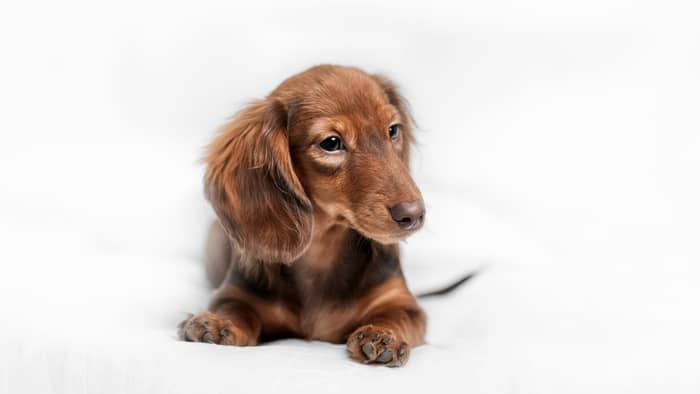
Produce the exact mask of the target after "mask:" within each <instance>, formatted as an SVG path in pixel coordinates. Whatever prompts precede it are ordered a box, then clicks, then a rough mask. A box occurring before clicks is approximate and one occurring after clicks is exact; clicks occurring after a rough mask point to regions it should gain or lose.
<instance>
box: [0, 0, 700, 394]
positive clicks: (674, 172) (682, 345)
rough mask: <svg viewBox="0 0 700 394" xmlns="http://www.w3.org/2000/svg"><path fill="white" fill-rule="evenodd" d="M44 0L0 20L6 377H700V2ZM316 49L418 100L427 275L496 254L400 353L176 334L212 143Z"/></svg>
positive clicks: (103, 382) (4, 388)
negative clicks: (406, 352)
mask: <svg viewBox="0 0 700 394" xmlns="http://www.w3.org/2000/svg"><path fill="white" fill-rule="evenodd" d="M32 4H33V3H32ZM32 4H27V5H20V4H16V5H14V6H12V8H9V7H6V6H3V8H9V9H4V10H3V12H0V44H2V45H1V47H2V48H3V53H2V55H0V56H2V59H0V60H2V61H1V62H0V71H1V72H0V86H2V87H3V88H2V92H0V108H2V112H3V114H2V116H1V117H0V132H1V133H2V139H1V142H0V182H2V184H1V185H0V191H1V192H0V245H1V246H0V311H2V319H1V321H2V324H0V393H8V394H9V393H12V394H14V393H25V392H26V393H53V392H55V393H71V394H75V393H102V394H108V393H139V392H144V393H145V392H148V393H205V392H206V393H219V392H220V393H230V392H243V393H246V392H256V393H268V392H269V393H274V392H279V391H281V390H285V391H287V390H290V391H289V392H298V391H301V390H304V392H308V393H313V392H324V393H334V392H359V391H360V390H371V391H373V392H389V390H391V391H392V392H399V391H401V392H404V391H407V392H428V391H429V392H442V391H449V392H469V393H502V392H509V393H557V394H559V393H590V392H605V393H625V392H629V393H662V392H663V393H698V392H700V356H698V355H700V340H699V339H698V333H699V332H700V316H699V313H698V311H699V310H700V308H699V306H700V305H698V304H699V303H700V302H699V301H700V289H698V286H697V280H698V279H697V278H698V275H699V274H700V267H699V266H698V263H700V252H699V251H698V239H699V238H700V237H699V235H700V231H699V230H698V228H699V227H698V223H700V220H699V219H700V209H699V208H698V206H699V205H698V201H699V200H700V186H699V182H698V173H699V172H698V170H699V169H700V159H699V155H698V152H700V138H699V137H698V136H699V135H700V121H699V120H698V119H699V118H698V108H700V73H699V71H698V70H700V41H699V37H700V35H699V31H700V29H699V28H698V25H697V21H696V17H697V15H698V13H697V9H696V7H695V6H694V5H693V3H691V2H688V3H680V2H671V3H668V4H665V5H664V6H663V7H654V6H652V5H651V4H647V3H645V2H627V3H625V2H619V1H618V2H615V1H613V2H592V3H591V2H585V4H581V5H572V4H570V5H566V6H565V5H563V3H562V2H536V3H530V4H529V5H528V6H525V5H518V4H517V3H512V4H511V3H507V2H500V1H497V2H483V4H467V5H460V4H458V3H456V2H455V3H449V4H447V3H445V4H434V7H433V8H431V9H424V8H422V7H421V6H419V5H417V4H407V3H405V2H403V3H401V4H400V5H399V4H398V3H387V5H384V6H381V7H378V6H374V7H369V6H368V5H367V4H364V5H356V4H351V3H338V4H336V5H333V6H328V8H321V5H320V3H318V4H315V3H304V4H300V5H296V6H291V5H285V6H283V5H282V4H276V5H275V7H269V5H270V4H268V3H267V2H256V4H254V5H250V4H249V5H246V6H245V7H241V6H239V5H234V4H230V3H228V2H221V3H217V2H207V3H206V4H205V3H201V4H198V5H197V6H195V5H191V6H185V5H180V4H173V3H170V2H169V3H167V4H166V3H163V4H158V3H147V4H142V3H139V4H123V3H119V5H112V6H108V5H98V4H95V3H86V4H65V3H63V2H60V3H58V2H57V3H46V4H42V5H41V6H40V7H39V9H40V12H38V11H37V9H36V8H35V7H34V6H33V5H32ZM295 7H296V8H295ZM292 16H293V17H292ZM290 31H293V32H294V33H290ZM319 62H334V63H343V64H355V65H359V66H362V67H364V68H366V69H368V70H370V71H382V72H386V73H388V74H389V75H391V76H392V77H394V78H395V79H396V80H397V81H399V82H400V84H401V85H402V87H403V90H404V93H405V95H406V96H407V97H408V98H409V100H410V101H411V103H412V105H413V108H414V111H415V116H416V118H417V120H418V122H419V125H420V126H421V131H420V132H419V136H418V139H419V141H420V145H419V147H418V149H417V154H416V155H415V165H414V170H415V171H414V172H415V177H416V180H417V182H418V184H419V185H420V186H421V188H422V190H423V193H424V196H425V199H426V202H427V205H428V222H427V225H426V227H425V229H424V230H422V231H421V232H420V233H419V234H417V235H416V236H414V237H412V238H410V239H409V240H408V241H407V242H406V243H405V244H404V245H403V255H404V267H405V272H406V275H407V278H408V281H409V285H410V287H411V288H413V289H415V290H426V289H431V288H433V287H435V286H439V285H442V284H444V283H447V282H449V281H450V280H452V279H453V278H455V277H456V276H458V275H460V274H462V273H464V272H467V271H469V270H471V269H474V268H477V267H482V266H484V267H485V271H484V273H483V275H481V276H480V277H478V278H476V279H474V281H473V282H470V283H469V284H468V285H466V286H465V287H464V288H461V289H460V290H458V291H457V292H455V293H453V294H451V295H449V296H446V297H443V298H437V299H431V300H430V301H425V302H423V303H422V305H423V306H424V307H425V309H426V311H427V313H428V316H429V332H428V344H427V345H425V346H421V347H419V348H417V349H415V350H414V351H413V353H412V356H411V360H410V361H409V363H408V365H407V366H406V367H404V368H401V369H391V370H390V369H387V368H372V367H367V366H363V365H359V364H356V363H353V362H351V361H349V360H348V359H347V357H346V355H345V351H344V348H343V347H342V346H337V345H329V344H325V343H315V342H312V343H309V342H304V341H297V340H288V341H279V342H274V343H271V344H266V345H264V346H260V347H253V348H234V347H221V346H213V345H205V344H192V343H183V342H179V341H177V340H176V338H175V326H176V324H177V323H178V322H179V321H180V320H181V319H182V318H183V317H184V316H185V313H187V312H196V311H199V310H202V309H203V308H204V307H205V306H206V303H207V300H208V295H209V290H208V289H207V286H206V282H205V279H204V273H203V269H202V266H201V265H202V264H201V260H202V258H201V249H202V246H203V241H204V229H205V228H206V226H207V224H208V223H209V221H210V220H211V219H212V213H211V211H210V210H209V208H208V207H207V205H206V203H205V201H204V199H203V197H202V193H201V176H202V167H201V165H200V164H199V163H198V162H197V160H198V158H199V156H200V154H201V149H202V147H203V146H204V145H205V144H206V142H207V141H208V140H209V139H210V138H211V135H212V133H213V131H214V130H215V128H216V126H217V125H218V124H220V123H221V122H223V121H224V119H225V118H226V117H227V116H229V115H231V114H232V113H233V112H234V111H235V110H236V109H237V108H238V107H240V105H241V104H242V103H244V102H245V101H246V100H248V99H251V98H254V97H260V96H263V95H264V94H266V93H267V92H268V91H269V90H270V89H272V88H273V87H274V86H275V85H276V84H277V83H279V82H280V81H281V80H282V79H283V78H285V77H287V76H289V75H290V74H292V73H294V72H297V71H300V70H302V69H303V68H305V67H307V66H309V65H312V64H315V63H319Z"/></svg>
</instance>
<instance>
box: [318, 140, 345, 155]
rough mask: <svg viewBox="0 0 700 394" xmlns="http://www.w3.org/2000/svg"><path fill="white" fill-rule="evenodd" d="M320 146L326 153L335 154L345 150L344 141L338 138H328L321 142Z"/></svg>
mask: <svg viewBox="0 0 700 394" xmlns="http://www.w3.org/2000/svg"><path fill="white" fill-rule="evenodd" d="M319 145H321V149H323V150H325V151H326V152H335V151H339V150H343V149H345V145H343V141H342V140H341V139H340V138H339V137H336V136H333V137H328V138H326V139H325V140H323V141H321V143H320V144H319Z"/></svg>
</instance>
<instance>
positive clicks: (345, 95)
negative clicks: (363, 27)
mask: <svg viewBox="0 0 700 394" xmlns="http://www.w3.org/2000/svg"><path fill="white" fill-rule="evenodd" d="M411 128H412V117H411V115H410V114H409V113H408V110H407V106H406V104H405V103H404V102H403V100H402V98H401V96H400V95H399V94H398V93H397V90H396V88H395V87H394V85H393V84H392V83H391V82H389V81H388V80H387V79H385V78H383V77H380V76H375V75H370V74H366V73H364V72H363V71H361V70H358V69H355V68H347V67H339V66H318V67H314V68H312V69H310V70H307V71H305V72H303V73H301V74H298V75H296V76H293V77H292V78H290V79H288V80H286V81H285V82H283V83H282V84H281V85H280V86H279V87H278V88H277V89H276V90H275V91H273V92H272V93H271V94H270V95H269V96H268V97H267V98H266V99H265V100H262V101H259V102H255V103H253V104H251V105H250V106H248V107H247V108H246V109H244V110H243V111H242V112H240V113H239V114H237V115H236V116H235V117H234V119H233V120H232V121H231V123H230V124H229V125H227V126H226V127H224V128H223V129H222V132H221V133H220V134H219V135H218V137H217V138H216V139H215V140H214V142H213V143H212V145H211V146H210V148H209V151H208V154H207V157H206V164H207V174H206V176H205V188H206V193H207V197H208V198H209V200H210V202H211V203H212V206H213V207H214V210H215V211H216V213H217V216H218V217H219V221H218V222H217V223H214V224H213V225H212V228H211V231H210V235H209V241H208V262H207V273H208V275H209V278H210V280H211V281H212V283H213V284H214V285H217V286H219V287H218V289H217V291H216V293H215V294H214V297H213V299H212V301H211V304H210V307H209V312H204V313H201V314H199V315H195V316H192V317H191V318H189V319H187V320H186V321H184V322H183V323H182V324H181V329H180V336H181V337H182V338H183V339H185V340H189V341H198V342H212V343H217V344H227V345H255V344H258V343H260V342H262V341H266V340H270V339H275V338H281V337H298V338H306V339H317V340H323V341H329V342H334V343H341V342H347V346H348V351H349V353H350V355H351V357H353V358H354V359H357V360H360V361H363V362H366V363H379V364H384V365H388V366H400V365H403V364H404V363H405V362H406V361H407V359H408V354H409V350H410V348H411V347H413V346H416V345H418V344H420V343H422V342H423V338H424V333H425V326H426V321H425V316H424V314H423V312H422V311H421V309H420V307H419V306H418V305H417V303H416V300H415V298H414V297H413V295H412V294H411V293H410V292H409V291H408V289H407V288H406V285H405V281H404V278H403V274H402V272H401V266H400V262H399V250H398V245H397V242H398V241H399V240H401V239H403V238H405V237H406V236H408V235H410V234H411V233H412V232H414V231H415V230H417V229H418V228H420V226H421V225H422V222H423V216H424V208H423V202H422V197H421V195H420V192H419V190H418V188H417V187H416V185H415V183H414V182H413V180H412V179H411V177H410V173H409V169H408V162H409V151H410V145H411V143H412V141H413V138H412V135H411Z"/></svg>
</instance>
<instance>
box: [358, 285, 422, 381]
mask: <svg viewBox="0 0 700 394" xmlns="http://www.w3.org/2000/svg"><path fill="white" fill-rule="evenodd" d="M387 285H389V286H380V287H378V289H377V290H381V291H375V292H373V293H374V294H377V293H379V294H381V295H379V296H378V297H377V298H376V299H375V300H376V301H375V302H372V301H370V303H369V306H370V307H369V310H368V311H367V312H366V313H365V314H364V315H365V316H366V317H365V318H363V319H362V320H361V322H362V323H361V324H360V326H359V328H357V329H356V330H355V331H354V332H353V333H352V334H350V335H349V336H348V339H347V349H348V352H349V353H350V356H351V357H352V358H353V359H355V360H358V361H362V362H364V363H367V364H369V363H377V364H384V365H386V366H389V367H399V366H402V365H404V364H405V363H406V361H408V354H409V352H410V350H411V348H412V347H414V346H417V345H420V344H422V343H423V342H424V336H425V326H426V318H425V314H424V313H423V311H422V310H421V309H420V307H419V306H418V305H417V304H416V302H415V299H414V298H413V296H412V295H411V294H410V293H409V292H408V290H407V289H406V288H405V285H404V284H403V282H402V281H401V282H399V283H396V284H394V285H392V284H389V283H387ZM373 305H374V306H373Z"/></svg>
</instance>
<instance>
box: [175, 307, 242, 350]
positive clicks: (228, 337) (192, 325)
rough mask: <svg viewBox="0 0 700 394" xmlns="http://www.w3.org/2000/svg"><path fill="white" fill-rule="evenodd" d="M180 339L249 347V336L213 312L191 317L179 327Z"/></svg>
mask: <svg viewBox="0 0 700 394" xmlns="http://www.w3.org/2000/svg"><path fill="white" fill-rule="evenodd" d="M177 333H178V337H180V339H181V340H183V341H187V342H206V343H215V344H217V345H235V346H247V345H249V343H248V340H247V337H248V336H247V335H244V333H243V332H242V331H241V330H240V329H238V327H236V326H235V325H234V324H233V323H231V321H230V320H228V319H226V318H224V317H222V316H219V315H217V314H215V313H211V312H202V313H200V314H198V315H191V316H190V317H189V318H187V319H185V320H184V321H183V322H182V323H180V324H179V325H178V332H177Z"/></svg>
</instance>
